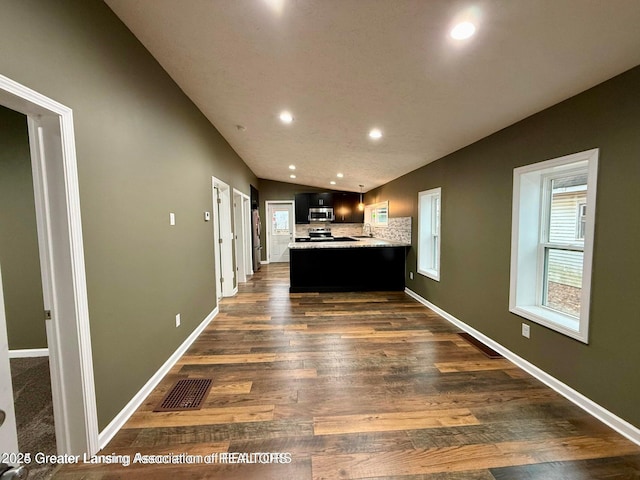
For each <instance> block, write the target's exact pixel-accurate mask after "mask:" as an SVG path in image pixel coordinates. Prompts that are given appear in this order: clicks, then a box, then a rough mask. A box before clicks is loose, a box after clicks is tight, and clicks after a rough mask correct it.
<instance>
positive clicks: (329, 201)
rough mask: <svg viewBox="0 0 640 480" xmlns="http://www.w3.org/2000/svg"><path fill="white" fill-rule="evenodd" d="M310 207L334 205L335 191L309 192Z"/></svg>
mask: <svg viewBox="0 0 640 480" xmlns="http://www.w3.org/2000/svg"><path fill="white" fill-rule="evenodd" d="M309 206H310V207H333V193H329V192H323V193H311V194H309Z"/></svg>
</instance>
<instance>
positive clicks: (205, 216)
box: [204, 212, 211, 222]
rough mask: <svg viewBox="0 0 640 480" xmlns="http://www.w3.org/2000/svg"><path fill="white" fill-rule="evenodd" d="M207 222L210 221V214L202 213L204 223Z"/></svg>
mask: <svg viewBox="0 0 640 480" xmlns="http://www.w3.org/2000/svg"><path fill="white" fill-rule="evenodd" d="M209 220H211V213H209V212H204V221H205V222H208V221H209Z"/></svg>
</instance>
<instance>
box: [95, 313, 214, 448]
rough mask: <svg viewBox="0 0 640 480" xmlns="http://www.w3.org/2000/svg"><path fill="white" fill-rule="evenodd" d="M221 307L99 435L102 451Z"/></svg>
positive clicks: (192, 334)
mask: <svg viewBox="0 0 640 480" xmlns="http://www.w3.org/2000/svg"><path fill="white" fill-rule="evenodd" d="M218 312H219V307H218V306H216V308H214V309H213V311H212V312H211V313H210V314H209V315H207V317H206V318H205V319H204V320H203V321H202V323H200V325H198V327H197V328H196V329H195V330H194V331H193V332H191V335H189V336H188V337H187V339H186V340H185V341H184V342H182V345H180V346H179V347H178V349H177V350H176V351H175V352H173V355H171V356H170V357H169V358H168V359H167V361H166V362H164V364H163V365H162V366H161V367H160V368H159V369H158V371H157V372H156V373H155V374H154V375H153V376H152V377H151V378H150V379H149V381H148V382H147V383H146V384H145V385H144V386H143V387H142V388H141V389H140V391H139V392H138V393H136V394H135V396H134V397H133V398H132V399H131V400H130V401H129V403H127V405H125V407H124V408H123V409H122V410H121V411H120V413H118V414H117V415H116V416H115V418H114V419H113V420H111V422H110V423H109V425H107V426H106V427H105V429H104V430H102V431H101V432H100V433H99V434H98V443H99V445H100V449H103V448H104V447H106V445H107V444H108V443H109V442H110V441H111V439H112V438H113V437H114V436H115V434H116V433H118V431H119V430H120V429H121V428H122V427H123V425H124V424H125V423H126V421H127V420H129V417H131V415H133V413H134V412H135V411H136V410H137V409H138V407H139V406H140V405H142V402H144V400H145V398H147V396H149V394H150V393H151V392H152V391H153V389H154V388H156V386H157V385H158V384H159V383H160V381H161V380H162V379H163V378H164V376H165V375H166V374H167V373H168V372H169V370H171V367H173V366H174V365H175V363H176V362H177V361H178V360H179V359H180V357H181V356H182V355H184V353H185V352H186V351H187V349H188V348H189V347H190V346H191V344H192V343H193V342H194V341H195V339H196V338H198V336H199V335H200V334H201V333H202V331H203V330H204V329H205V328H206V327H207V325H209V323H211V321H212V320H213V319H214V318H215V316H216V315H218Z"/></svg>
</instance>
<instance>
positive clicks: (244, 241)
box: [233, 188, 251, 283]
mask: <svg viewBox="0 0 640 480" xmlns="http://www.w3.org/2000/svg"><path fill="white" fill-rule="evenodd" d="M249 203H250V198H249V195H247V194H245V193H242V192H241V191H240V190H237V189H235V188H234V189H233V226H234V227H233V228H234V239H235V242H236V243H235V246H236V248H235V252H234V253H235V259H236V279H237V281H238V283H240V282H246V281H247V274H248V272H247V264H250V263H251V262H250V261H249V258H250V257H249V256H247V252H251V248H250V245H251V219H250V217H249V216H248V214H247V213H248V212H247V206H248V205H249ZM247 245H249V248H247Z"/></svg>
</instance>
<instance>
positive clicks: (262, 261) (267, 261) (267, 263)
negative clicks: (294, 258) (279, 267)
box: [260, 260, 269, 265]
mask: <svg viewBox="0 0 640 480" xmlns="http://www.w3.org/2000/svg"><path fill="white" fill-rule="evenodd" d="M260 265H269V260H260Z"/></svg>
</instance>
